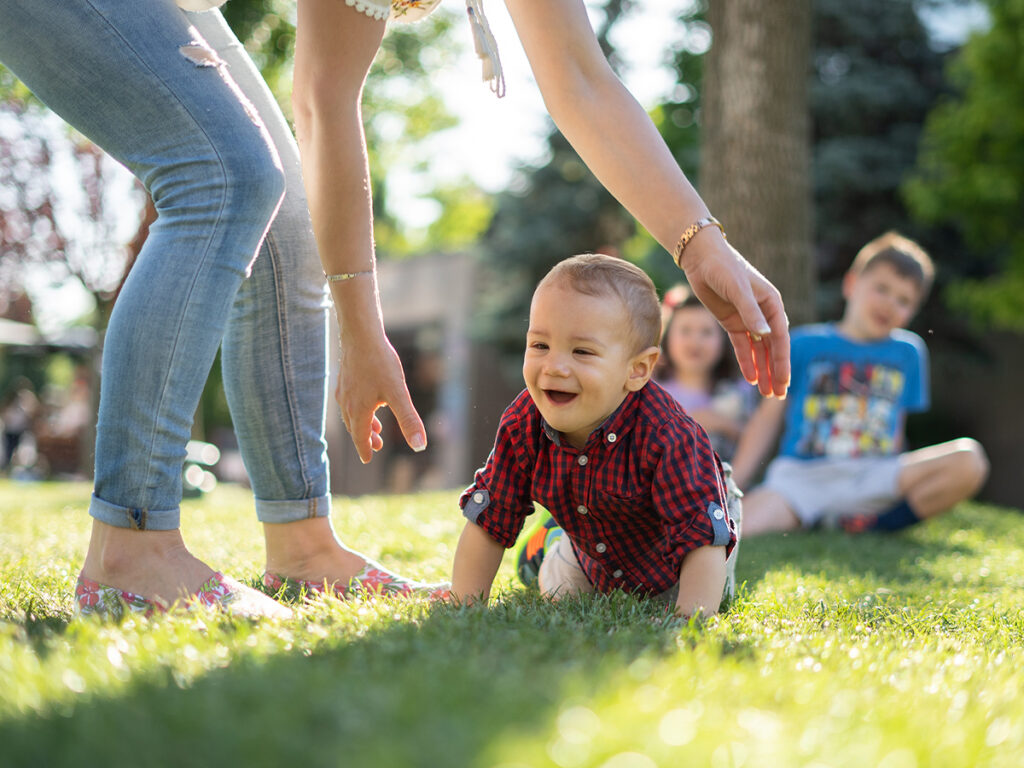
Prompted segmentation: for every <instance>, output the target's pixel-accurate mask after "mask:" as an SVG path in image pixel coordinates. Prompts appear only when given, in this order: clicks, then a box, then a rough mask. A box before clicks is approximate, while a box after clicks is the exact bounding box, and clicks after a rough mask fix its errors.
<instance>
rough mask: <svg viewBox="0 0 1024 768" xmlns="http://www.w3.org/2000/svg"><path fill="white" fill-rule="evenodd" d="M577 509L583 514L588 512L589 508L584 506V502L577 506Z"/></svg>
mask: <svg viewBox="0 0 1024 768" xmlns="http://www.w3.org/2000/svg"><path fill="white" fill-rule="evenodd" d="M576 511H577V512H579V513H580V514H581V515H585V514H587V508H586V507H584V506H583V505H582V504H580V505H579V506H578V507H576Z"/></svg>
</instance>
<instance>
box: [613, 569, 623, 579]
mask: <svg viewBox="0 0 1024 768" xmlns="http://www.w3.org/2000/svg"><path fill="white" fill-rule="evenodd" d="M612 578H615V579H621V578H622V571H612Z"/></svg>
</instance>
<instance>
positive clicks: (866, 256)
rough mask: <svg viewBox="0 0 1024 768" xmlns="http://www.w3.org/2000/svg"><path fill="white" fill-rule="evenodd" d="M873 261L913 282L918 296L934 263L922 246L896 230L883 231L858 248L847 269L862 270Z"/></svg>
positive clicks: (925, 291) (923, 292)
mask: <svg viewBox="0 0 1024 768" xmlns="http://www.w3.org/2000/svg"><path fill="white" fill-rule="evenodd" d="M877 264H888V265H889V266H890V267H892V268H893V269H895V270H896V273H897V274H898V275H900V277H905V278H907V279H909V280H913V281H914V282H915V283H917V287H918V289H919V291H920V293H921V299H924V297H925V296H927V295H928V291H929V290H931V287H932V281H933V280H934V279H935V264H934V263H933V262H932V259H931V257H930V256H929V255H928V253H927V252H926V251H925V249H924V248H922V247H921V246H920V245H918V244H917V243H915V242H914V241H913V240H911V239H910V238H907V237H904V236H903V235H901V234H899V233H898V232H886V233H885V234H884V235H881V236H879V237H876V238H875V239H874V240H872V241H871V242H870V243H868V244H867V245H865V246H864V247H863V248H861V249H860V251H859V252H858V253H857V256H856V258H855V259H854V260H853V264H852V265H850V272H852V273H853V274H862V273H864V272H867V271H868V270H869V269H871V268H873V267H874V266H875V265H877Z"/></svg>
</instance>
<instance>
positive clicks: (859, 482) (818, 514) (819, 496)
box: [761, 456, 900, 528]
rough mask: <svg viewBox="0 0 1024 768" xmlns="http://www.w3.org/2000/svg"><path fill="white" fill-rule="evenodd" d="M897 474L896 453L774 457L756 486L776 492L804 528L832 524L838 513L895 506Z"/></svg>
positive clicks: (867, 512)
mask: <svg viewBox="0 0 1024 768" xmlns="http://www.w3.org/2000/svg"><path fill="white" fill-rule="evenodd" d="M899 477H900V457H899V456H865V457H857V458H851V459H832V458H824V459H794V458H790V457H788V456H780V457H779V458H777V459H775V460H774V461H773V462H772V463H771V464H769V465H768V471H767V472H766V473H765V478H764V483H763V484H762V486H761V487H762V488H767V489H768V490H771V491H774V492H775V493H778V494H779V495H780V496H782V497H783V498H784V499H785V500H786V503H787V504H789V507H790V509H792V510H793V512H794V513H795V514H796V516H797V517H798V518H800V522H801V523H802V524H803V526H804V527H805V528H811V527H813V526H816V525H821V526H823V527H826V528H834V527H836V526H837V525H838V524H839V519H840V518H842V517H848V516H859V515H873V514H877V513H878V512H882V511H883V510H886V509H889V508H890V507H893V506H895V505H896V503H897V502H898V501H899V499H900V493H899Z"/></svg>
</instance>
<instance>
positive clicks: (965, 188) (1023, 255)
mask: <svg viewBox="0 0 1024 768" xmlns="http://www.w3.org/2000/svg"><path fill="white" fill-rule="evenodd" d="M986 5H987V6H988V9H989V13H990V18H991V26H990V28H989V29H988V30H987V31H985V32H981V33H977V34H975V35H973V36H972V37H971V38H970V39H969V40H968V41H967V43H966V44H965V45H964V47H963V48H962V50H961V51H960V52H959V53H958V54H957V56H956V57H955V59H954V60H953V61H952V62H951V64H950V67H949V78H950V80H951V82H952V83H953V85H954V86H955V89H956V92H955V94H954V95H952V96H949V97H948V98H945V99H943V100H942V101H941V102H940V103H939V104H938V105H937V106H936V107H935V109H934V111H933V112H932V113H931V114H930V115H929V117H928V122H927V126H926V132H925V139H924V142H923V147H922V151H921V155H920V161H919V164H918V168H917V171H916V173H915V174H914V176H913V177H912V178H911V179H910V180H909V181H908V182H907V184H906V187H905V191H906V197H907V201H908V203H909V204H910V206H911V208H912V210H913V211H914V213H915V214H916V215H917V216H918V217H920V219H921V220H922V221H925V222H929V223H937V224H947V225H951V226H952V227H954V228H955V229H956V231H958V232H960V233H962V234H963V236H964V239H965V241H966V243H967V245H968V246H969V248H970V253H971V256H972V257H973V258H972V259H970V261H971V262H972V263H973V264H974V266H975V269H976V270H977V272H980V273H981V274H980V275H979V274H975V275H972V276H971V279H965V280H962V281H960V282H958V283H956V284H954V285H952V286H950V289H949V291H948V298H949V300H950V302H951V303H952V304H953V305H954V306H955V307H958V308H963V309H966V310H968V311H969V312H970V313H971V315H972V316H973V317H974V318H975V319H976V320H977V321H978V322H979V323H980V324H981V325H982V326H983V327H989V328H1000V329H1007V330H1016V331H1024V302H1022V297H1024V229H1022V228H1021V216H1022V214H1024V0H988V1H987V3H986Z"/></svg>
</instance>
